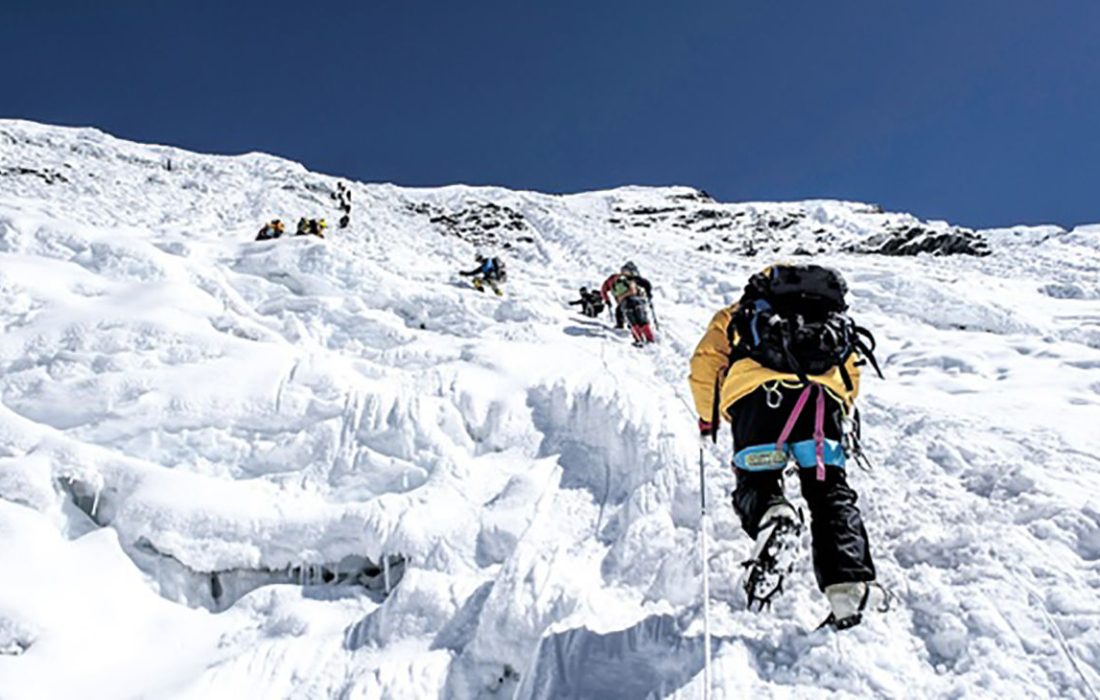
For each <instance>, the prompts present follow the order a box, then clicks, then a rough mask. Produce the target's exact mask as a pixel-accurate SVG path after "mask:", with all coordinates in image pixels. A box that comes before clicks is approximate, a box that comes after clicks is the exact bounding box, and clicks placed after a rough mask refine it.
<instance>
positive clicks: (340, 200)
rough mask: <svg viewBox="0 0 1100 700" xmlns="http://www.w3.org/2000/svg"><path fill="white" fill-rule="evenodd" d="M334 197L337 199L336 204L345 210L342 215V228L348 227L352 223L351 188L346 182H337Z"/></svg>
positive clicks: (342, 210) (341, 209)
mask: <svg viewBox="0 0 1100 700" xmlns="http://www.w3.org/2000/svg"><path fill="white" fill-rule="evenodd" d="M332 198H333V199H335V200H336V206H337V207H338V208H339V209H340V211H341V212H343V214H342V215H341V216H340V222H339V223H340V228H347V227H348V224H350V223H351V189H350V188H348V186H347V185H345V184H344V183H342V182H337V183H336V191H335V192H333V193H332Z"/></svg>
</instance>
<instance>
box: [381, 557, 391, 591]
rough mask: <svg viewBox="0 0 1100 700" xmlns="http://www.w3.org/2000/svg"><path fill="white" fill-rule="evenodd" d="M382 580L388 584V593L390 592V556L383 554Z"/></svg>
mask: <svg viewBox="0 0 1100 700" xmlns="http://www.w3.org/2000/svg"><path fill="white" fill-rule="evenodd" d="M382 580H383V582H384V583H385V584H386V595H389V594H390V558H389V555H386V554H383V555H382Z"/></svg>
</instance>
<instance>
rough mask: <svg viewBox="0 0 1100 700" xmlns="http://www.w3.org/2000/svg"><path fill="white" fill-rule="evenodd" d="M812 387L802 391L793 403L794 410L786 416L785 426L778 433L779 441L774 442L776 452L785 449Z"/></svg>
mask: <svg viewBox="0 0 1100 700" xmlns="http://www.w3.org/2000/svg"><path fill="white" fill-rule="evenodd" d="M812 388H813V385H810V386H808V387H806V388H805V389H803V390H802V393H801V394H799V395H798V401H796V402H795V404H794V408H792V409H791V415H789V416H787V424H786V425H784V426H783V432H781V433H779V439H778V440H776V441H775V449H776V451H778V452H783V451H785V450H786V449H787V438H789V437H790V436H791V431H792V430H794V424H795V423H797V422H798V417H799V416H800V415H802V409H803V408H804V407H805V406H806V401H808V400H809V398H810V389H812Z"/></svg>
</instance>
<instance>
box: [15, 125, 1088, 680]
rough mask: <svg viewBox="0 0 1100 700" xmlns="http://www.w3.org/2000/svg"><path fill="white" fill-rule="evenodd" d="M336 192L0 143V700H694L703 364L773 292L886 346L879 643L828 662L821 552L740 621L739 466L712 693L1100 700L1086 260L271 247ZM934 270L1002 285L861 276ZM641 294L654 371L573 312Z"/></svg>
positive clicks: (543, 240) (1001, 238) (871, 498)
mask: <svg viewBox="0 0 1100 700" xmlns="http://www.w3.org/2000/svg"><path fill="white" fill-rule="evenodd" d="M336 183H337V179H335V178H332V177H328V176H324V175H320V174H316V173H311V172H309V171H307V170H305V169H304V168H302V167H301V166H299V165H297V164H294V163H290V162H287V161H284V160H280V159H277V158H273V157H270V156H266V155H258V154H250V155H245V156H237V157H217V156H202V155H195V154H191V153H187V152H184V151H180V150H176V149H171V148H164V147H155V146H144V145H137V144H131V143H127V142H124V141H119V140H116V139H113V138H111V137H108V136H105V135H103V134H101V133H99V132H97V131H93V130H80V129H64V128H54V127H46V126H40V125H36V124H31V123H27V122H19V121H0V331H2V332H0V697H3V698H4V699H5V700H18V699H24V698H25V699H36V700H37V699H39V698H123V697H135V696H143V697H158V698H159V697H180V698H204V699H206V698H246V697H247V698H329V697H340V698H431V697H448V698H480V697H518V698H552V697H593V698H594V697H601V698H610V697H622V698H644V697H655V698H656V697H675V698H699V697H702V695H703V670H702V669H703V638H702V617H701V610H702V608H701V599H700V596H701V581H702V578H701V567H700V558H699V554H698V549H697V543H698V539H699V537H698V535H699V533H698V527H699V490H698V489H699V479H698V474H697V470H698V461H697V459H698V452H697V450H698V447H697V437H696V428H695V420H696V416H695V415H694V412H693V410H692V409H691V408H690V404H691V402H690V397H689V395H688V389H687V383H686V374H687V359H688V357H689V356H690V354H691V351H692V349H693V347H694V345H695V343H696V341H697V339H698V337H699V335H700V334H701V332H702V330H703V328H704V325H705V323H706V322H707V321H708V320H709V319H710V317H711V315H712V314H713V312H714V311H715V310H717V309H718V308H719V307H721V306H722V305H724V304H727V303H730V302H732V301H734V300H736V299H737V298H738V296H739V295H740V290H741V287H742V285H743V284H744V282H745V280H746V279H747V277H748V276H749V275H750V274H751V273H752V272H754V271H756V270H758V269H759V268H761V267H763V266H764V265H766V264H768V263H770V262H772V261H774V260H776V259H779V258H791V259H795V260H804V261H810V260H813V261H815V262H820V263H823V264H828V265H832V266H835V267H837V268H839V269H840V270H842V271H843V273H844V274H845V275H846V277H847V279H848V281H849V284H850V286H851V289H852V293H851V302H852V306H853V315H854V316H856V317H857V318H858V319H859V320H860V322H861V323H862V324H863V325H865V326H868V327H869V328H871V329H873V330H874V331H875V333H876V335H877V337H878V341H879V351H878V358H879V360H880V362H882V364H883V369H884V372H885V374H886V381H879V380H877V379H868V380H867V381H866V382H865V386H864V397H863V400H862V405H863V412H864V422H865V429H864V438H865V442H866V446H867V450H868V454H869V457H870V458H871V460H872V462H873V463H874V469H873V471H870V472H865V471H859V470H855V469H853V471H852V476H851V479H852V481H853V483H854V485H855V487H856V488H857V490H858V491H859V493H860V496H861V501H860V503H861V505H862V508H863V510H864V514H865V519H866V523H867V527H868V530H869V533H870V536H871V538H872V547H873V553H874V556H875V558H876V563H877V565H878V569H879V573H880V578H881V580H882V582H883V583H884V584H885V585H886V586H888V587H889V588H891V589H892V590H893V592H894V593H895V594H896V596H897V605H896V607H895V609H894V610H893V611H891V612H890V613H888V614H885V615H882V616H877V617H873V618H870V619H868V620H867V621H866V622H865V624H863V625H861V626H859V627H857V628H854V629H852V630H850V631H846V632H843V633H840V634H836V633H833V632H831V631H822V632H814V631H813V630H814V627H815V626H816V625H817V623H818V622H820V621H821V619H822V618H823V617H824V616H825V613H826V612H827V611H826V608H825V603H824V600H823V598H822V596H821V594H820V593H819V592H818V591H817V590H816V588H815V586H814V583H813V576H812V573H811V570H810V562H809V547H808V539H807V541H806V542H805V545H806V547H805V550H806V551H805V556H804V557H803V559H802V561H801V562H800V564H799V565H798V566H797V567H796V570H795V574H794V576H793V578H792V580H790V581H789V583H788V586H787V592H786V594H785V595H784V596H783V597H782V598H781V599H780V600H778V601H777V603H776V605H775V606H774V608H773V609H772V610H771V611H770V612H768V613H763V614H757V613H752V612H749V611H747V610H745V609H744V601H743V599H742V597H741V595H740V591H739V588H738V577H739V576H740V574H741V566H740V562H741V561H742V559H743V558H744V557H745V555H746V553H747V551H748V549H749V545H750V542H749V540H748V538H747V537H746V536H745V535H744V534H742V533H741V531H740V529H739V527H738V525H737V522H736V519H735V517H734V516H733V513H732V511H731V509H730V508H729V505H728V499H727V494H728V492H729V490H730V489H731V487H732V474H731V473H730V470H729V468H728V466H727V464H728V456H729V441H728V437H727V436H725V435H723V439H722V441H720V443H719V446H718V447H717V448H711V449H710V450H709V451H708V454H707V456H706V475H707V482H708V486H707V488H708V496H709V499H710V501H711V506H712V507H711V512H712V531H711V532H710V533H709V535H710V537H711V541H710V555H711V558H710V562H709V575H710V585H711V593H712V601H711V612H712V616H713V620H712V632H713V649H714V679H713V693H712V697H715V698H743V697H770V696H780V697H806V698H817V697H823V693H825V692H826V691H827V692H830V693H835V696H836V697H861V698H863V697H872V696H882V697H921V698H931V697H998V698H1003V697H1068V698H1093V697H1096V696H1095V692H1094V690H1093V688H1096V687H1100V595H1098V592H1100V500H1098V493H1100V429H1098V426H1100V274H1098V272H1100V227H1081V228H1078V229H1076V230H1074V231H1063V230H1061V229H1058V228H1056V227H1044V228H1018V229H1009V230H999V231H986V232H977V233H976V234H972V233H970V232H965V231H958V230H956V229H954V228H953V227H951V226H948V225H947V224H944V223H928V222H920V221H917V220H916V219H914V218H913V217H910V216H907V215H903V214H891V213H888V212H881V210H878V209H877V208H876V207H873V206H871V205H866V204H857V203H845V202H833V201H814V202H798V203H777V204H769V203H756V204H720V203H714V202H712V201H710V200H709V198H707V197H706V196H705V195H703V194H701V193H698V192H697V191H695V190H692V189H690V188H686V187H676V188H623V189H618V190H612V191H606V192H594V193H586V194H577V195H569V196H551V195H543V194H537V193H530V192H513V191H508V190H504V189H496V188H472V187H462V186H455V187H446V188H440V189H407V188H400V187H394V186H391V185H364V184H360V183H350V187H351V190H352V193H353V202H354V209H353V211H352V214H351V225H350V227H349V228H347V229H339V228H335V227H333V228H331V229H330V230H329V233H328V238H327V239H326V240H320V239H318V238H315V237H301V238H294V237H291V238H282V239H280V240H275V241H266V242H254V241H253V238H254V236H255V234H256V231H257V230H258V229H259V228H260V226H261V225H262V224H263V223H264V222H265V221H267V220H270V219H272V218H275V217H280V218H282V219H283V220H284V221H286V222H287V223H288V225H289V227H290V228H291V230H293V225H294V223H295V222H296V221H297V219H298V217H300V216H306V217H322V216H323V217H327V218H328V219H329V221H330V222H335V221H336V220H337V219H338V218H339V216H340V213H339V211H338V209H337V208H336V203H335V202H334V201H333V199H332V197H331V196H330V195H331V192H332V191H333V190H334V189H335V186H336ZM937 237H948V238H952V240H953V241H954V243H952V245H957V246H963V247H968V246H973V247H974V250H972V251H969V252H978V253H986V252H988V253H990V254H989V255H985V256H982V255H950V256H936V255H929V254H921V255H918V256H887V255H880V254H872V253H871V252H869V251H875V250H887V249H889V250H894V249H896V248H897V247H898V246H901V245H902V244H903V243H904V244H905V245H915V246H917V247H918V248H919V246H921V245H924V243H922V241H928V240H933V241H937V240H940V238H937ZM884 241H894V242H893V243H886V244H884ZM914 241H916V243H914ZM884 245H886V248H883V246H884ZM929 245H938V244H929ZM477 250H481V251H483V252H486V253H493V254H498V255H500V256H501V257H503V258H504V259H505V260H506V261H507V264H508V272H509V281H508V283H507V284H506V286H505V290H506V291H505V295H504V296H503V298H496V297H494V296H493V295H491V294H479V293H478V292H476V291H474V290H473V289H471V288H470V287H469V286H468V285H467V283H466V280H465V278H461V277H459V276H457V272H458V270H460V269H464V268H466V269H468V268H470V267H472V265H473V256H474V253H475V252H476V251H477ZM628 259H630V260H633V261H634V262H635V263H637V265H638V266H639V268H641V271H642V273H643V274H644V275H646V276H647V277H648V278H649V279H650V280H651V281H652V282H653V283H654V286H655V296H656V299H655V301H654V304H655V309H656V311H657V314H658V318H659V322H660V331H659V336H660V341H661V342H660V343H659V344H657V345H655V346H652V347H649V348H645V349H642V350H638V349H635V348H634V347H632V346H631V344H630V343H629V340H628V338H627V337H625V336H623V335H621V334H618V333H616V332H615V331H614V330H613V329H611V328H610V327H609V322H608V320H607V319H606V318H605V319H601V320H592V319H586V318H583V317H580V316H578V315H577V314H576V308H577V307H569V306H567V302H568V301H570V300H572V299H575V298H576V296H577V289H578V287H580V286H581V285H588V286H590V287H591V286H594V285H598V284H599V283H600V282H601V281H602V280H603V279H604V277H605V276H606V275H607V274H609V273H610V272H612V271H614V270H615V269H617V267H618V266H619V265H621V264H622V263H623V262H624V261H626V260H628ZM792 487H793V484H792ZM792 490H793V489H792ZM807 538H808V535H807Z"/></svg>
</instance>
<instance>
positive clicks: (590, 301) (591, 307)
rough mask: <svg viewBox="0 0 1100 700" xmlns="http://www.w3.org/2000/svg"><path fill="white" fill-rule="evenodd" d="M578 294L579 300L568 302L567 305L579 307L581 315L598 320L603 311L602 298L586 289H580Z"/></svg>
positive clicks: (597, 293)
mask: <svg viewBox="0 0 1100 700" xmlns="http://www.w3.org/2000/svg"><path fill="white" fill-rule="evenodd" d="M580 294H581V298H580V299H577V300H576V301H571V302H569V305H570V306H579V307H581V313H582V314H584V315H585V316H588V317H589V318H599V316H600V314H602V313H603V309H604V304H603V297H601V296H600V293H599V292H596V291H590V290H589V289H588V287H581V290H580Z"/></svg>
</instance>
